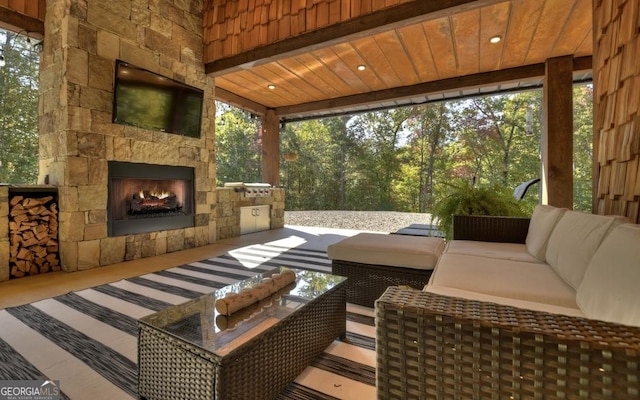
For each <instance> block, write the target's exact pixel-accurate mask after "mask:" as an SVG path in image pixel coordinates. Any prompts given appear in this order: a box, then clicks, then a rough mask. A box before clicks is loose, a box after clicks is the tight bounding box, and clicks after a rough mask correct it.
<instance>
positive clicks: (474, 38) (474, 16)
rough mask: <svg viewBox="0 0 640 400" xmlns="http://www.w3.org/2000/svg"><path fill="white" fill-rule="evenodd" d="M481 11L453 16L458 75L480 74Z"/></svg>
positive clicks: (475, 10)
mask: <svg viewBox="0 0 640 400" xmlns="http://www.w3.org/2000/svg"><path fill="white" fill-rule="evenodd" d="M480 10H481V9H479V8H476V9H473V10H469V11H465V12H462V13H457V14H453V15H452V16H451V27H452V28H453V29H452V35H451V36H452V37H453V38H454V43H455V47H454V49H455V52H456V60H457V63H458V69H457V71H458V74H460V75H469V74H473V73H478V72H480V31H479V30H480Z"/></svg>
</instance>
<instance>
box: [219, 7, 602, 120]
mask: <svg viewBox="0 0 640 400" xmlns="http://www.w3.org/2000/svg"><path fill="white" fill-rule="evenodd" d="M477 3H478V6H475V7H474V6H473V4H467V5H466V6H465V7H458V8H454V9H452V10H451V11H450V12H446V13H444V14H445V15H443V13H438V14H437V15H434V14H426V15H424V16H422V17H421V18H420V20H419V21H413V20H412V21H411V23H410V24H406V23H404V24H403V23H397V24H393V25H392V26H390V27H389V29H386V30H382V31H377V32H375V33H374V34H372V35H357V37H355V38H352V39H349V40H344V41H340V40H338V41H331V43H328V44H326V45H324V46H323V45H322V44H316V45H314V46H313V47H310V48H309V49H308V51H304V52H295V53H293V54H292V55H290V56H286V57H284V58H282V57H273V59H269V58H266V59H263V60H259V62H255V63H253V64H249V65H245V66H243V68H233V69H229V70H228V72H225V71H221V72H216V73H214V76H216V87H217V88H218V89H222V90H219V92H220V96H219V98H220V99H221V100H223V101H225V100H226V101H229V102H232V103H234V102H235V103H241V102H244V105H245V106H246V107H245V108H251V105H252V106H253V107H254V108H258V109H259V108H262V107H264V108H270V109H275V110H276V113H277V114H278V115H279V116H280V117H281V118H282V119H285V120H286V119H299V118H306V117H313V116H322V115H326V114H328V113H331V112H333V113H339V112H353V111H358V110H364V109H368V108H376V107H384V106H393V105H401V104H408V103H417V102H424V101H429V100H430V99H438V98H445V97H447V96H448V95H447V94H446V89H447V88H448V87H449V86H450V87H451V88H455V91H454V92H455V93H456V94H462V95H464V94H465V90H467V93H471V94H473V93H483V92H486V91H491V89H487V87H494V88H496V89H501V88H502V89H504V88H506V89H509V88H511V89H513V88H517V87H526V86H527V85H535V84H538V83H539V82H540V81H541V76H542V75H543V74H544V62H545V60H547V59H548V58H552V57H558V56H565V55H573V56H574V57H583V59H582V61H583V63H582V64H581V66H584V68H585V69H586V70H589V69H590V68H591V63H590V57H591V55H592V52H593V32H592V26H593V24H592V0H508V1H496V2H477ZM494 37H499V38H500V39H501V40H500V41H499V42H497V43H492V41H491V38H494ZM359 66H364V69H363V70H359V68H358V67H359ZM581 66H579V67H577V68H576V69H580V67H581ZM522 68H529V70H526V72H524V70H522ZM502 70H507V71H514V72H513V74H512V75H509V73H503V74H499V75H496V77H495V78H491V75H487V73H494V72H496V71H502ZM517 71H520V72H518V73H516V72H517ZM473 76H478V78H479V82H478V84H477V85H475V88H473V89H472V90H470V89H469V88H468V87H467V88H465V87H457V88H456V87H455V86H456V84H458V85H462V86H465V85H468V84H467V83H464V82H461V81H456V82H453V83H451V84H450V85H449V86H447V85H445V86H438V85H437V83H438V82H440V83H442V82H447V81H449V82H451V81H452V80H456V79H459V78H460V77H473ZM524 77H528V78H526V79H525V78H524ZM483 79H484V81H483ZM492 79H495V80H496V81H495V82H493V81H492ZM470 82H473V80H470ZM430 84H433V85H431V86H430ZM270 85H274V86H275V88H272V89H270V88H269V87H270ZM470 86H473V85H470ZM483 87H484V89H483ZM409 88H411V89H409ZM430 91H431V93H429V92H430ZM420 92H422V93H420ZM435 92H438V93H435ZM390 93H391V94H390ZM376 94H379V95H376ZM382 94H384V96H383V95H382ZM418 94H419V95H418ZM450 95H451V96H453V94H450Z"/></svg>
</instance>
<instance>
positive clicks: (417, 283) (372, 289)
mask: <svg viewBox="0 0 640 400" xmlns="http://www.w3.org/2000/svg"><path fill="white" fill-rule="evenodd" d="M331 271H332V272H331V273H332V274H333V275H340V276H346V277H347V302H349V303H353V304H359V305H361V306H365V307H373V304H374V302H375V301H376V300H377V299H378V298H379V297H380V296H381V295H382V294H383V293H384V291H385V290H386V289H387V288H388V287H389V286H403V285H405V286H410V287H412V288H414V289H422V288H423V287H424V285H426V284H427V282H428V281H429V278H430V277H431V273H432V272H433V270H430V269H428V270H425V269H415V268H403V267H395V266H389V265H374V264H361V263H357V262H352V261H344V260H333V261H332V262H331Z"/></svg>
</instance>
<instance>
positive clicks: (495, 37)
mask: <svg viewBox="0 0 640 400" xmlns="http://www.w3.org/2000/svg"><path fill="white" fill-rule="evenodd" d="M501 40H502V36H492V37H491V39H489V41H490V42H491V43H498V42H499V41H501Z"/></svg>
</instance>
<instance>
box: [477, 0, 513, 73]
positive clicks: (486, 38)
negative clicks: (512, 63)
mask: <svg viewBox="0 0 640 400" xmlns="http://www.w3.org/2000/svg"><path fill="white" fill-rule="evenodd" d="M510 13H511V2H510V1H507V2H504V3H499V4H495V5H491V6H487V7H483V8H482V9H481V11H480V37H479V41H480V66H479V69H480V71H479V72H488V71H495V70H498V69H501V68H502V57H503V53H504V48H505V46H504V44H505V40H504V39H505V37H506V34H507V30H508V25H509V15H510ZM496 19H497V20H498V22H499V23H498V24H496ZM496 27H497V28H496ZM495 36H499V37H500V38H502V40H500V41H499V42H498V43H491V38H493V37H495Z"/></svg>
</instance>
